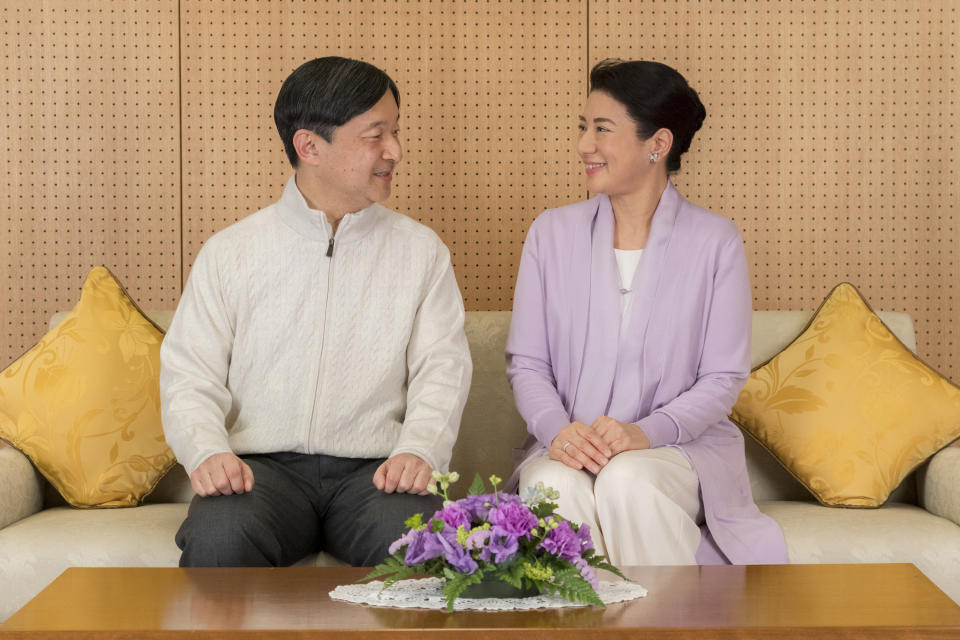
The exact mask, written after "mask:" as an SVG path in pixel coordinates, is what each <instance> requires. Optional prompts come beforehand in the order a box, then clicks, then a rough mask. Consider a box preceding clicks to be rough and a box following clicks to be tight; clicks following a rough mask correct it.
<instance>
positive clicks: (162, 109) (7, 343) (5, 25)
mask: <svg viewBox="0 0 960 640" xmlns="http://www.w3.org/2000/svg"><path fill="white" fill-rule="evenodd" d="M177 69H178V49H177V3H176V2H174V1H169V0H168V1H164V2H159V1H155V2H135V1H134V0H128V1H113V2H104V1H102V0H96V1H94V0H85V1H76V0H71V1H69V2H68V1H66V0H62V1H59V2H43V3H38V2H34V3H28V2H14V1H5V2H2V3H0V184H2V187H0V239H2V249H3V250H2V251H0V282H2V283H3V287H2V291H3V292H2V294H0V295H2V297H3V304H2V309H3V313H0V336H2V344H0V362H2V363H3V364H2V365H0V366H5V365H6V363H8V362H10V361H11V360H13V359H14V358H16V357H18V356H19V355H20V354H21V353H23V352H24V351H26V349H27V348H29V347H30V346H32V345H33V344H34V342H35V341H36V339H37V338H39V337H40V336H42V335H43V334H44V333H45V332H46V327H47V322H48V321H49V319H50V316H51V315H52V314H53V312H54V311H57V310H63V309H70V308H71V307H72V306H73V305H74V304H75V303H76V301H77V300H78V299H79V295H80V286H81V284H82V283H83V279H84V276H85V275H86V273H87V271H89V270H90V268H91V267H93V266H95V265H98V264H104V265H106V266H108V267H109V268H110V269H111V270H112V271H113V272H114V273H115V274H116V275H117V276H118V277H119V278H120V279H121V280H122V281H123V283H124V285H125V286H126V287H127V288H128V290H129V292H130V294H131V295H132V296H133V297H134V298H135V299H136V300H137V301H138V302H139V303H140V304H142V305H143V306H144V307H146V308H154V309H156V308H170V307H172V306H173V305H175V304H176V302H177V299H178V297H179V294H180V211H179V209H180V205H179V197H180V169H179V125H178V115H179V114H178V107H179V95H178V84H177Z"/></svg>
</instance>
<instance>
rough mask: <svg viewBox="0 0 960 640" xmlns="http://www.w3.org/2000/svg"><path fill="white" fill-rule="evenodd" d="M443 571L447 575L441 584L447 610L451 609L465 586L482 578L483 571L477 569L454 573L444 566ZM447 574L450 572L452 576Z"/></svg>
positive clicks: (476, 582)
mask: <svg viewBox="0 0 960 640" xmlns="http://www.w3.org/2000/svg"><path fill="white" fill-rule="evenodd" d="M443 573H444V575H446V576H447V582H446V583H445V584H444V585H443V595H444V596H445V597H446V599H447V610H448V611H453V603H454V601H455V600H456V599H457V598H459V597H460V594H461V593H463V591H464V590H465V589H466V588H467V587H469V586H470V585H472V584H478V583H479V582H480V581H481V580H483V571H481V570H479V569H478V570H477V571H474V572H473V573H455V572H453V571H451V570H450V569H448V568H446V567H444V569H443ZM448 574H452V577H451V575H448Z"/></svg>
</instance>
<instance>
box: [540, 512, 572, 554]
mask: <svg viewBox="0 0 960 640" xmlns="http://www.w3.org/2000/svg"><path fill="white" fill-rule="evenodd" d="M580 545H581V542H580V538H579V536H577V534H576V533H575V532H574V530H573V527H571V526H570V523H569V522H567V521H566V520H561V521H560V525H559V526H558V527H557V528H555V529H551V530H550V532H549V533H547V535H546V537H545V538H544V539H543V542H541V543H540V548H541V549H543V550H544V551H546V552H547V553H552V554H554V555H556V556H559V557H561V558H563V559H564V560H571V561H572V560H574V559H575V558H579V557H580Z"/></svg>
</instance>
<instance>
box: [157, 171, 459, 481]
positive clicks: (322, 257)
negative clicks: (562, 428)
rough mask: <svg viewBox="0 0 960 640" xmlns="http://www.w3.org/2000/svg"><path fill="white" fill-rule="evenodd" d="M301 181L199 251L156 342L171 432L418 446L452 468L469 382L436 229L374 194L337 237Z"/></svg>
mask: <svg viewBox="0 0 960 640" xmlns="http://www.w3.org/2000/svg"><path fill="white" fill-rule="evenodd" d="M330 233H331V228H330V225H329V223H328V222H327V220H326V216H325V215H323V214H322V213H321V212H318V211H314V210H311V209H309V208H308V207H307V204H306V201H305V200H304V199H303V196H302V195H301V194H300V191H299V189H297V186H296V182H295V179H294V178H291V179H290V181H289V182H288V183H287V186H286V189H285V190H284V192H283V196H282V197H281V198H280V201H279V202H277V203H275V204H273V205H271V206H269V207H267V208H265V209H263V210H261V211H258V212H257V213H255V214H253V215H251V216H249V217H247V218H245V219H243V220H241V221H239V222H237V223H236V224H233V225H231V226H230V227H227V228H226V229H224V230H223V231H220V232H219V233H217V234H215V235H214V236H213V237H211V238H210V239H209V240H208V241H207V243H206V244H205V245H204V246H203V248H202V249H201V250H200V252H199V254H198V255H197V258H196V261H195V262H194V264H193V267H192V269H191V271H190V277H189V279H188V281H187V285H186V287H185V289H184V291H183V296H182V297H181V299H180V305H179V306H178V308H177V312H176V314H175V316H174V319H173V323H172V324H171V326H170V330H169V332H168V333H167V335H166V338H165V339H164V341H163V345H162V348H161V353H160V355H161V373H160V392H161V403H162V412H163V426H164V434H165V436H166V439H167V442H168V443H169V444H170V447H171V448H172V449H173V451H174V453H175V454H176V456H177V459H178V460H179V461H180V463H181V464H183V466H184V467H186V470H187V472H188V473H191V472H193V471H194V470H195V469H196V468H197V467H198V466H199V465H200V464H201V463H202V462H203V461H204V460H206V459H207V458H208V457H210V456H211V455H213V454H216V453H222V452H227V451H233V452H234V453H237V454H244V453H266V452H277V451H296V452H302V453H322V454H328V455H335V456H341V457H351V458H382V457H389V456H392V455H396V454H399V453H412V454H414V455H417V456H419V457H420V458H422V459H423V460H425V461H426V462H427V463H428V464H430V466H431V467H433V468H435V469H440V470H446V469H447V466H448V465H449V463H450V455H451V451H452V449H453V444H454V442H455V440H456V437H457V432H458V430H459V425H460V418H461V414H462V413H463V406H464V403H465V402H466V397H467V391H468V389H469V386H470V377H471V374H472V366H471V362H470V353H469V350H468V347H467V340H466V336H465V334H464V330H463V322H464V312H463V300H462V298H461V297H460V292H459V289H458V288H457V283H456V280H455V278H454V274H453V268H452V267H451V264H450V255H449V252H448V251H447V248H446V247H445V246H444V245H443V242H442V241H441V240H440V238H439V237H437V235H436V234H435V233H434V232H433V231H431V230H430V229H429V228H427V227H426V226H424V225H422V224H420V223H418V222H415V221H414V220H412V219H410V218H408V217H406V216H403V215H400V214H398V213H394V212H393V211H390V210H388V209H386V208H384V207H382V206H380V205H377V204H374V205H372V206H370V207H368V208H366V209H364V210H362V211H359V212H357V213H353V214H348V215H347V216H345V217H344V218H343V220H342V221H341V222H340V225H339V227H338V229H337V232H336V235H335V236H334V247H333V254H332V256H331V257H327V252H328V248H329V238H330Z"/></svg>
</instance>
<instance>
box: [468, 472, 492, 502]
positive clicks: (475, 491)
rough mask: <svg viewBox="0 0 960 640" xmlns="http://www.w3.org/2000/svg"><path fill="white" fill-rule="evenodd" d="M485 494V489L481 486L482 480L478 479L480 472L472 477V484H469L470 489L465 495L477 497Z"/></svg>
mask: <svg viewBox="0 0 960 640" xmlns="http://www.w3.org/2000/svg"><path fill="white" fill-rule="evenodd" d="M486 492H487V490H486V487H484V486H483V478H481V477H480V472H477V473H476V475H474V476H473V482H471V483H470V488H469V489H467V495H468V496H478V495H480V494H482V493H486Z"/></svg>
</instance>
